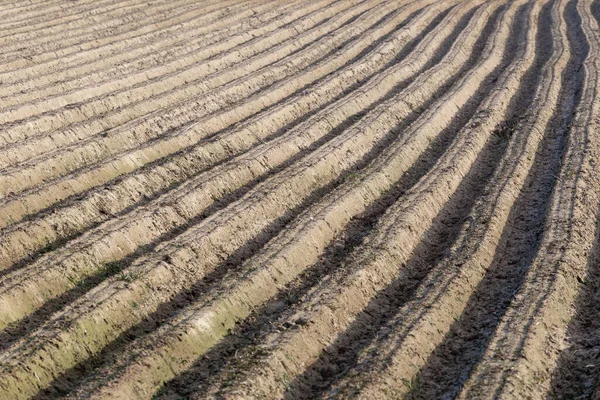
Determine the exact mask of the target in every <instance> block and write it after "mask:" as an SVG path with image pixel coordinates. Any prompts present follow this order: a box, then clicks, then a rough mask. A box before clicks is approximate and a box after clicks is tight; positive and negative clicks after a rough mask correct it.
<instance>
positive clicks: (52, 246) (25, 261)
mask: <svg viewBox="0 0 600 400" xmlns="http://www.w3.org/2000/svg"><path fill="white" fill-rule="evenodd" d="M451 9H452V7H451V8H449V9H447V10H445V11H444V12H442V13H441V15H440V17H439V18H436V19H435V20H434V21H433V22H432V23H431V24H430V25H429V26H427V28H426V29H424V30H423V32H421V34H419V35H418V36H417V37H416V38H415V39H413V40H411V41H410V42H409V43H407V44H406V45H405V46H404V47H403V48H402V49H401V50H400V51H399V53H398V54H397V55H396V57H395V59H394V60H393V61H392V62H390V63H388V64H387V65H386V66H384V67H383V68H381V69H379V70H378V71H376V72H374V73H373V74H371V75H369V76H368V77H366V78H365V79H363V80H361V81H359V82H357V83H356V84H354V85H351V86H350V87H348V88H347V89H345V90H344V91H343V92H342V93H341V94H340V95H338V96H336V97H335V98H334V99H332V100H331V101H328V102H327V103H325V104H323V105H321V106H320V107H318V108H316V109H314V110H312V111H310V112H308V113H306V114H303V115H302V116H300V117H298V118H296V119H295V120H294V121H292V122H290V123H288V124H287V125H285V126H283V127H281V128H280V129H278V130H277V131H276V132H275V133H274V134H272V135H270V136H268V137H266V138H264V139H263V140H262V141H258V142H257V143H256V144H255V145H253V146H251V147H249V148H248V149H246V150H245V151H244V152H242V153H239V152H238V153H233V154H231V155H230V156H229V157H226V158H225V159H223V160H221V161H219V162H217V163H215V164H213V165H211V166H210V167H207V168H203V169H201V170H198V171H189V172H188V171H182V172H181V173H180V176H178V177H177V178H176V179H175V181H174V182H173V183H171V184H170V185H168V186H167V187H165V188H163V189H161V190H159V191H156V192H154V193H152V194H150V195H143V196H141V199H140V200H139V201H137V202H135V203H133V204H132V205H130V206H128V207H126V208H124V209H122V210H121V211H119V212H116V213H109V212H104V213H103V212H102V210H100V212H99V216H98V218H97V220H96V221H94V222H93V223H91V224H89V225H88V226H86V227H85V229H80V230H76V231H74V232H71V233H68V234H67V235H64V234H63V235H62V237H61V238H60V239H57V240H55V241H52V242H50V243H48V244H46V245H45V246H44V247H43V248H40V249H39V250H36V251H34V252H33V253H32V254H31V255H29V256H27V257H25V258H22V259H21V260H18V261H16V262H15V263H14V264H13V265H12V266H11V267H9V268H7V269H4V270H2V271H0V277H2V276H5V275H9V274H11V273H12V272H14V271H16V270H18V269H21V268H23V267H25V266H27V265H29V264H31V263H33V262H35V261H37V260H39V259H40V258H41V257H42V256H43V255H45V254H47V253H49V252H51V251H54V250H56V249H58V248H60V247H61V246H63V245H65V244H66V243H68V242H70V241H73V240H75V239H77V238H79V237H81V236H82V235H83V234H84V233H86V232H87V231H88V230H90V229H94V228H97V227H98V226H100V225H101V224H102V223H104V222H106V221H107V220H108V219H110V218H118V217H121V216H124V215H126V214H128V213H130V212H131V211H133V210H134V209H136V208H138V207H141V206H144V205H147V204H149V203H151V202H152V201H154V200H156V199H157V198H159V197H160V196H162V195H164V194H166V193H168V192H170V191H172V190H174V189H176V188H177V187H178V186H180V185H181V184H182V183H183V182H185V181H187V180H193V179H195V178H196V177H198V176H199V175H201V174H202V173H205V172H207V171H209V170H210V169H213V168H215V167H218V166H220V165H223V164H225V163H227V162H229V161H231V160H232V159H234V158H236V157H238V156H240V154H243V153H245V152H248V151H251V150H252V149H254V148H256V147H258V146H260V145H262V144H263V142H269V141H272V140H274V139H276V138H278V137H281V136H283V135H284V134H285V133H287V132H288V131H290V130H291V129H293V128H294V127H296V126H298V125H299V124H301V123H302V122H304V121H306V120H308V119H309V118H310V117H312V116H314V115H316V114H318V113H319V112H321V111H323V110H324V109H325V108H327V107H329V106H331V105H332V104H334V103H335V102H337V101H339V100H341V99H342V98H344V97H346V96H348V95H349V94H351V93H352V92H353V91H355V90H357V89H358V88H359V87H361V86H362V85H364V84H365V83H366V82H368V81H369V80H370V79H372V78H373V77H374V76H377V75H378V74H380V73H382V72H384V71H385V70H386V69H388V68H390V67H392V66H393V65H394V64H396V63H398V62H400V61H402V60H403V59H404V58H405V57H406V56H407V55H408V54H409V53H410V52H411V51H412V50H413V49H414V48H415V46H416V45H417V44H418V43H419V42H420V41H421V40H422V39H423V38H424V37H425V36H426V35H427V34H428V33H429V32H430V31H431V30H432V29H434V28H435V27H436V26H437V25H438V24H439V23H440V22H441V20H442V19H443V17H444V16H445V15H447V13H448V12H450V10H451ZM474 11H475V10H473V11H472V12H474ZM420 12H422V9H421V10H418V11H416V12H414V13H413V14H411V15H410V16H409V17H408V18H407V19H406V20H404V21H403V22H401V23H400V24H398V26H396V27H395V29H394V30H393V31H392V32H390V33H389V34H387V35H385V36H384V37H382V38H380V39H378V40H377V41H375V42H373V44H372V45H370V46H369V47H367V48H365V49H364V50H363V51H362V52H361V53H360V54H358V55H357V56H356V57H354V58H353V59H352V60H350V61H348V62H346V63H345V64H344V65H342V66H341V67H340V68H338V69H337V70H336V71H334V72H332V73H330V74H328V75H326V76H323V77H321V78H319V79H317V80H316V81H314V82H311V83H310V84H308V85H306V86H304V87H302V88H300V89H298V90H297V91H295V92H294V93H292V94H291V95H289V96H287V97H285V98H283V99H282V100H281V101H280V102H279V103H277V104H274V105H272V106H270V107H268V108H266V109H265V110H263V111H261V112H260V113H259V114H254V115H251V116H248V117H246V118H244V119H243V120H241V121H239V122H237V123H236V124H234V125H232V126H230V127H227V128H225V129H222V130H220V131H218V132H216V133H214V134H212V135H210V136H209V137H206V138H204V139H202V140H201V141H200V142H198V143H196V144H194V145H192V146H190V147H188V148H186V149H184V150H181V151H179V152H177V153H174V154H172V155H171V156H169V157H166V158H161V159H159V160H156V161H154V162H151V163H148V164H146V165H144V166H143V167H141V168H140V169H138V170H135V171H132V172H130V173H128V174H124V175H121V176H119V177H117V178H115V179H114V180H112V181H111V182H110V183H109V184H106V185H103V186H102V187H101V188H91V189H89V190H87V191H85V192H82V193H79V194H77V195H73V196H70V197H68V198H66V199H65V200H63V201H61V202H59V203H57V204H54V205H52V206H50V207H48V208H45V209H43V210H40V211H39V212H36V213H34V214H30V215H28V216H26V217H24V218H23V219H22V220H21V221H20V222H19V223H22V222H26V221H34V220H36V219H41V218H44V217H46V216H48V215H51V214H52V213H54V212H56V211H57V210H60V209H65V208H68V207H71V206H73V205H75V204H77V202H78V201H80V200H82V199H84V198H85V197H87V196H90V195H92V194H94V193H96V192H98V191H99V190H109V189H110V188H111V187H114V186H116V185H118V184H119V183H121V182H122V181H123V180H125V179H127V178H129V177H131V176H134V175H138V174H141V173H144V172H146V171H150V170H151V169H153V168H156V167H157V166H162V165H165V164H167V163H169V162H170V161H171V160H172V158H173V157H186V156H188V155H190V156H191V155H192V153H193V151H194V150H196V149H197V148H198V147H199V146H202V145H205V144H208V143H211V142H213V141H217V140H219V139H220V138H221V137H222V136H223V135H226V134H227V132H229V131H231V130H232V129H235V128H237V127H241V126H243V125H244V124H246V123H248V122H250V121H252V120H255V119H256V118H258V117H260V116H261V115H264V114H268V113H269V112H271V111H272V110H274V109H276V108H277V107H278V106H279V105H280V104H281V103H285V102H287V101H289V100H292V99H294V98H296V97H298V96H301V95H302V93H304V92H307V91H309V90H310V89H311V88H313V87H315V86H316V85H318V84H320V83H321V82H323V81H325V80H326V79H327V78H329V77H330V76H332V75H333V74H335V73H337V72H339V71H341V70H343V69H344V68H347V67H348V66H350V65H352V64H353V63H355V62H357V61H359V60H360V59H361V58H363V57H364V56H366V55H367V54H368V53H369V52H371V51H372V50H373V49H374V48H376V47H377V46H379V45H380V44H382V43H384V42H385V41H386V40H388V39H389V38H390V37H392V36H393V35H394V34H395V33H396V32H397V31H398V30H400V29H402V28H403V27H404V26H406V25H407V24H408V23H410V21H412V19H413V18H414V17H415V16H416V15H418V14H419V13H420ZM472 12H471V14H472ZM384 18H385V17H384ZM463 22H464V24H465V25H466V23H467V22H468V19H464V20H463V21H461V24H462V23H463ZM463 27H464V26H463ZM186 126H187V125H186ZM9 229H10V228H9ZM57 229H58V228H57ZM0 343H1V340H0Z"/></svg>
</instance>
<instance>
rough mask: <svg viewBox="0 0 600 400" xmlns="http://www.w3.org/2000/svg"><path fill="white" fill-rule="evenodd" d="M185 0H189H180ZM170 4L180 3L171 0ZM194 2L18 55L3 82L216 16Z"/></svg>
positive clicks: (4, 73)
mask: <svg viewBox="0 0 600 400" xmlns="http://www.w3.org/2000/svg"><path fill="white" fill-rule="evenodd" d="M179 1H186V0H179ZM169 4H171V5H173V4H175V5H177V4H178V3H169ZM228 4H229V5H230V6H231V5H233V6H232V7H234V8H235V4H241V5H243V4H244V3H239V2H236V1H235V0H231V3H229V2H227V3H220V4H219V5H216V6H215V7H217V8H216V11H217V13H218V12H219V8H218V7H219V6H221V7H223V6H224V5H225V6H227V5H228ZM195 5H196V8H193V6H188V7H187V8H190V7H192V8H191V9H188V10H181V12H180V13H179V14H174V15H170V16H169V18H166V19H162V20H159V21H156V22H154V23H152V24H148V25H145V26H142V27H140V28H138V29H133V30H131V31H128V32H122V33H120V34H117V35H114V36H110V37H105V38H100V39H98V40H92V41H87V42H86V41H84V42H81V43H78V44H76V45H72V46H66V47H64V48H60V49H55V50H53V51H48V52H42V53H35V54H32V55H31V57H27V58H17V59H15V60H13V61H8V62H6V63H5V64H4V66H3V71H2V73H1V74H0V80H2V81H3V82H5V81H6V82H11V79H24V78H28V77H29V78H31V77H35V76H37V75H38V74H40V73H41V74H44V73H45V72H46V71H47V69H48V66H49V65H48V64H54V65H57V66H62V68H67V67H69V66H70V65H71V63H73V62H76V61H78V60H85V59H87V57H88V56H90V55H93V56H95V57H104V56H109V55H111V54H113V53H114V52H115V51H125V50H126V49H127V48H128V46H132V45H133V46H135V45H139V43H140V42H149V41H151V40H152V39H153V38H156V37H161V36H164V35H168V34H175V33H176V32H177V31H178V30H179V28H181V27H182V26H186V25H189V24H190V23H191V24H193V23H197V18H198V17H201V18H208V19H211V18H214V17H215V15H212V14H213V13H210V12H209V13H208V14H207V12H206V11H207V10H206V8H205V7H202V6H198V5H197V4H195ZM220 12H221V15H226V14H227V7H225V8H224V9H221V11H220Z"/></svg>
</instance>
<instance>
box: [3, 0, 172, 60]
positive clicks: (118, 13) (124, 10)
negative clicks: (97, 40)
mask: <svg viewBox="0 0 600 400" xmlns="http://www.w3.org/2000/svg"><path fill="white" fill-rule="evenodd" d="M129 3H133V4H129ZM98 5H99V6H100V5H101V4H98ZM143 6H144V4H140V2H139V1H135V2H123V3H115V2H112V3H110V2H108V4H106V5H104V7H101V8H100V9H98V8H97V9H96V10H95V11H96V12H90V11H91V10H87V11H88V12H80V13H76V14H73V15H65V14H64V12H62V11H61V12H60V13H59V15H60V18H56V19H53V20H51V21H42V22H40V23H36V22H35V20H34V19H31V18H28V19H27V20H26V21H24V25H23V26H17V27H2V30H1V33H0V43H2V44H3V45H4V46H5V49H6V50H5V51H3V52H2V56H3V57H4V58H5V59H8V58H9V55H10V54H11V53H15V51H14V50H15V49H17V48H18V46H23V44H24V43H26V42H27V41H32V44H34V45H38V44H41V43H44V42H36V41H35V40H34V39H36V35H35V33H36V32H39V33H40V35H42V36H41V37H42V38H44V39H48V38H55V39H60V38H61V37H60V35H61V33H62V36H63V37H64V35H65V34H66V33H67V32H68V31H69V30H70V29H72V30H73V37H77V36H79V35H78V28H79V30H81V27H82V26H85V22H86V21H89V22H90V23H95V24H96V25H95V26H93V27H92V28H91V29H90V26H88V32H85V30H81V31H82V32H84V33H87V34H90V33H92V32H95V33H99V32H101V31H102V30H104V29H106V28H110V27H111V25H112V23H113V22H116V21H117V20H118V19H122V21H121V22H122V23H125V22H126V21H130V19H129V18H130V17H131V15H132V14H133V13H136V12H137V13H138V15H139V17H140V20H142V17H145V16H149V15H152V14H147V12H150V13H154V14H155V13H156V12H160V11H161V10H160V7H156V8H148V7H147V6H146V7H145V9H142V7H143ZM132 25H133V26H135V24H132ZM47 41H48V40H45V42H47ZM3 50H4V49H3Z"/></svg>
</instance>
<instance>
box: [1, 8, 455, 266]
mask: <svg viewBox="0 0 600 400" xmlns="http://www.w3.org/2000/svg"><path fill="white" fill-rule="evenodd" d="M413 9H414V5H413V6H410V7H407V8H406V9H405V10H403V11H402V10H400V11H402V12H401V13H400V14H398V16H397V18H398V19H399V20H400V19H401V18H404V16H408V14H409V13H410V12H411V11H412V10H413ZM436 12H438V9H437V7H434V8H428V9H427V10H426V11H425V12H422V13H420V15H419V16H418V17H417V18H416V19H415V21H414V22H411V23H410V25H408V26H406V27H403V24H404V22H401V23H400V24H399V26H398V27H397V28H394V30H393V31H391V32H390V34H391V35H392V36H391V37H388V36H383V37H381V38H379V39H377V40H378V41H381V43H380V44H378V45H377V47H374V48H373V49H370V48H367V49H365V50H364V51H365V52H366V54H365V56H364V57H362V55H361V54H359V55H358V56H357V57H358V58H357V59H356V60H354V59H353V60H350V61H349V64H347V65H344V67H342V68H341V69H340V70H338V71H336V72H335V73H333V74H332V75H330V76H326V77H324V78H323V79H324V80H323V81H317V82H315V85H314V86H313V84H312V83H311V84H310V85H311V86H309V87H307V88H303V89H302V90H300V91H298V92H295V93H294V94H293V95H292V96H291V97H290V98H289V99H287V100H286V101H285V102H283V103H282V104H278V105H275V106H273V107H271V108H270V109H268V110H266V111H265V112H261V113H260V114H258V115H256V116H253V117H251V118H250V119H248V120H247V121H245V122H244V123H243V124H241V125H240V126H236V127H235V128H234V129H226V130H225V131H223V132H221V133H219V132H217V133H216V136H215V137H214V138H213V139H212V140H210V141H208V142H201V143H200V144H199V145H196V146H193V147H191V148H189V149H187V150H186V151H185V152H183V153H181V154H178V155H177V156H176V157H174V158H171V159H166V160H164V162H160V163H157V164H155V165H151V166H150V167H151V168H146V169H142V170H141V171H140V172H139V173H137V174H134V175H132V176H130V177H127V178H126V179H124V180H123V181H121V182H118V183H116V184H115V185H113V186H109V187H106V188H103V189H102V190H96V191H93V192H91V193H88V194H86V196H85V198H84V199H80V200H78V201H76V202H75V203H74V204H69V203H67V204H66V205H65V206H62V207H60V208H54V209H53V211H52V213H49V214H48V213H43V214H41V215H39V216H38V218H35V219H34V220H32V221H25V222H23V223H21V224H16V225H13V226H11V227H10V228H8V229H5V230H4V232H3V234H4V238H3V240H2V243H1V244H0V248H2V251H0V253H1V254H2V256H0V260H1V261H0V265H1V266H2V267H3V268H7V267H10V266H11V265H15V264H17V265H18V264H19V263H24V262H26V260H25V259H24V258H25V257H30V256H32V255H33V254H35V253H33V252H35V251H38V252H39V253H40V254H41V253H43V252H44V251H47V250H48V249H50V248H56V247H58V246H59V243H61V242H63V241H65V240H67V239H68V238H71V237H73V236H74V235H77V233H78V232H83V231H85V230H86V229H89V228H90V227H93V226H94V225H97V224H99V223H101V222H103V221H104V220H106V219H108V218H110V217H111V216H115V215H119V214H120V213H123V212H127V210H128V209H130V208H132V207H134V206H136V205H139V204H140V202H145V201H146V199H148V200H150V199H153V198H156V197H157V196H158V195H159V194H161V192H162V191H165V190H168V189H169V188H170V187H174V186H176V185H178V184H181V183H182V182H184V181H185V180H186V179H190V178H193V177H194V176H195V175H196V174H198V173H200V172H201V171H203V170H205V169H206V168H208V167H210V166H211V165H214V164H217V163H220V162H223V161H225V160H227V159H230V158H233V157H234V156H235V155H237V154H239V153H241V152H243V151H245V150H248V149H250V148H252V147H254V146H256V145H258V144H260V143H262V142H264V141H267V142H268V141H271V140H273V139H275V138H277V137H279V136H281V135H282V134H284V133H286V132H287V131H288V130H290V129H291V128H293V127H294V126H295V125H298V124H299V123H301V122H303V120H307V119H308V118H309V117H310V116H311V113H317V112H319V111H321V110H323V109H325V108H326V107H329V112H332V113H333V112H338V113H339V112H340V111H341V110H339V109H338V110H337V111H336V110H335V108H334V106H332V104H334V103H336V102H338V103H339V104H340V105H341V104H343V103H341V102H340V100H341V99H343V98H344V97H346V95H349V96H354V97H356V96H357V95H360V92H357V93H353V92H354V90H355V89H357V88H359V87H360V86H361V85H362V84H363V83H365V82H366V81H368V80H370V79H371V78H373V77H375V76H377V74H379V73H383V72H384V71H385V70H386V69H387V68H388V67H390V66H393V64H395V63H396V62H397V61H398V60H399V59H400V60H401V54H402V53H405V52H406V51H407V50H412V49H411V48H410V44H407V45H406V46H408V48H407V47H405V50H403V51H402V53H401V54H396V53H395V50H394V49H396V48H399V47H402V46H403V45H405V44H406V42H407V40H408V39H409V38H410V37H411V36H417V33H419V34H420V35H424V34H426V33H428V32H429V28H428V27H426V24H427V23H430V21H431V19H432V18H433V15H434V14H435V13H436ZM461 12H462V13H463V14H464V12H465V10H462V11H461ZM454 14H456V12H454V13H453V15H454ZM456 15H460V14H456ZM391 22H394V21H391ZM434 24H436V22H434ZM433 26H434V25H432V27H433ZM451 30H452V26H451V24H445V25H442V26H440V27H439V28H436V30H435V31H434V33H432V34H431V35H428V38H427V39H425V40H424V42H423V43H421V44H419V47H418V48H417V49H416V50H415V53H416V54H418V55H419V56H418V57H412V61H411V62H412V63H413V68H415V69H418V68H419V66H420V65H423V64H424V63H425V61H426V60H427V59H429V58H430V56H431V55H432V54H433V51H434V50H435V49H436V46H437V44H436V43H435V41H433V38H434V37H435V35H440V37H445V36H447V35H448V34H450V32H451ZM373 43H374V44H377V43H378V42H377V41H375V42H373ZM417 43H418V42H415V45H416V44H417ZM399 57H400V58H399ZM404 65H405V66H406V65H407V62H405V63H404ZM341 82H343V83H344V84H343V85H341V84H340V83H341ZM386 85H387V86H386ZM389 85H392V83H391V81H390V80H389V79H388V80H387V81H386V80H384V81H380V83H379V84H378V86H377V87H371V88H370V91H371V92H372V93H383V92H384V91H385V88H386V87H389ZM373 99H374V97H373ZM370 101H371V102H372V101H373V100H370ZM288 137H293V134H292V135H291V136H290V135H288ZM278 144H281V142H279V143H278ZM74 215H77V218H73V216H74ZM44 248H46V250H44ZM17 260H22V261H17Z"/></svg>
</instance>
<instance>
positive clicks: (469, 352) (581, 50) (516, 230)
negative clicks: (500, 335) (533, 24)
mask: <svg viewBox="0 0 600 400" xmlns="http://www.w3.org/2000/svg"><path fill="white" fill-rule="evenodd" d="M549 7H550V6H547V7H546V8H545V10H544V12H543V13H542V17H541V18H540V35H543V34H544V32H543V31H544V30H547V26H548V24H549V23H551V22H550V8H549ZM564 17H565V19H566V22H567V29H568V32H569V34H568V40H569V43H570V46H571V49H572V55H571V58H570V60H569V62H568V65H567V69H566V71H565V73H564V74H563V76H562V79H563V88H562V90H561V95H560V103H559V107H558V108H557V109H556V110H555V112H554V115H553V116H552V118H551V121H550V125H549V129H548V130H547V132H546V135H545V136H544V138H543V139H542V142H541V143H540V146H539V147H538V150H537V153H536V156H535V161H534V164H533V167H532V169H531V170H530V171H529V173H528V176H527V178H526V181H525V185H524V189H523V191H522V192H521V193H520V195H519V197H518V198H517V200H516V202H515V203H514V204H513V206H512V208H511V212H510V215H509V218H508V221H509V222H508V223H507V224H506V226H505V228H504V230H503V232H502V236H501V238H500V243H499V245H498V247H497V249H496V254H495V256H494V259H493V261H492V264H491V266H490V267H489V269H488V271H487V273H486V275H485V277H484V278H483V280H482V281H481V282H480V283H479V285H478V286H477V287H476V289H475V291H474V293H473V294H472V296H471V297H470V299H469V301H468V303H467V306H466V308H465V310H464V311H463V313H462V315H461V316H460V318H459V319H458V320H457V321H456V322H455V323H454V324H453V325H452V327H451V329H450V331H449V333H448V334H447V335H446V337H445V338H444V341H443V342H442V343H441V344H440V345H439V346H438V347H437V348H436V350H435V351H434V353H433V354H432V355H431V357H430V358H429V359H428V362H427V364H426V366H425V367H424V368H423V369H422V370H421V372H420V379H419V387H418V388H417V390H415V392H414V393H413V397H414V398H432V396H433V397H435V398H451V397H453V396H455V395H456V393H458V391H459V390H460V389H461V386H462V385H463V384H464V382H465V381H466V379H468V377H469V374H470V372H471V370H472V368H473V366H475V365H476V364H477V363H478V361H479V360H480V359H481V357H482V355H483V354H484V352H485V350H486V349H487V347H488V345H489V340H490V339H491V337H492V335H493V334H494V332H495V330H496V328H497V326H498V324H499V322H500V320H501V319H502V317H503V316H504V314H505V312H506V310H507V309H508V307H509V305H510V304H511V302H512V300H513V298H514V296H515V294H516V293H517V292H518V291H519V289H520V287H521V285H522V284H523V282H524V279H525V278H526V276H527V271H528V269H529V266H530V265H531V263H532V262H533V260H534V258H535V257H536V255H537V254H538V251H539V248H540V244H541V242H542V238H543V235H544V226H545V224H546V219H547V215H548V211H549V206H550V199H551V195H552V192H553V190H554V188H555V185H556V181H557V176H558V174H559V171H560V168H561V165H562V159H563V155H564V152H565V149H566V145H567V141H568V137H569V132H570V126H571V121H572V117H573V114H574V111H575V109H576V107H577V105H578V103H579V100H580V94H581V87H582V82H583V77H582V75H581V72H580V71H581V66H582V63H583V60H584V59H585V57H586V55H587V51H588V46H587V42H586V40H585V37H584V36H583V31H582V30H581V19H580V18H579V15H578V14H577V10H576V3H575V1H571V2H570V3H569V4H568V5H567V7H566V9H565V13H564ZM551 40H552V38H551V37H549V36H547V37H543V36H540V37H538V39H537V43H538V44H541V48H539V49H538V50H537V51H538V53H537V54H536V57H541V58H542V59H538V63H542V64H543V63H544V62H545V61H544V60H543V59H544V58H545V59H546V60H547V59H548V57H549V53H550V51H551V50H548V49H544V46H547V45H550V43H551ZM549 41H550V43H548V42H549ZM540 52H541V53H540ZM545 53H547V54H546V55H544V54H545ZM542 64H538V65H537V68H539V67H541V66H542ZM537 75H539V72H538V71H535V72H532V73H531V75H530V79H533V81H524V82H525V86H526V89H525V90H522V91H521V95H524V96H525V97H529V99H531V95H528V94H527V92H534V91H535V87H536V86H530V85H538V84H539V82H538V81H539V77H538V76H537ZM519 102H520V101H519ZM524 107H527V105H526V104H522V103H521V105H518V106H517V108H516V110H515V114H513V118H515V117H518V114H519V112H520V110H522V109H524ZM521 128H522V127H521ZM524 129H525V130H526V129H527V128H526V127H525V128H524ZM515 133H517V134H519V133H520V132H515ZM513 173H515V172H514V171H513ZM524 336H525V335H524ZM517 352H518V350H517ZM515 354H516V353H515ZM500 382H504V378H501V379H500ZM501 389H502V385H500V387H499V388H498V389H497V391H496V393H495V396H498V393H499V391H500V390H501ZM467 397H469V395H468V394H467Z"/></svg>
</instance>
